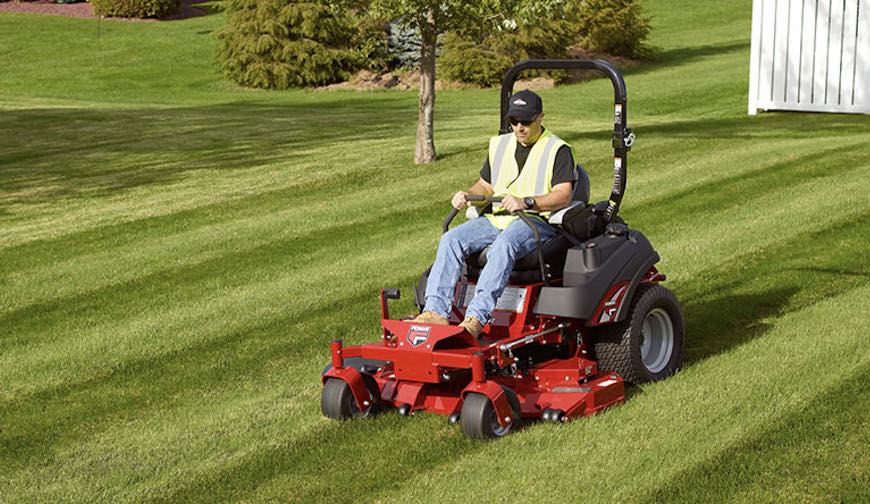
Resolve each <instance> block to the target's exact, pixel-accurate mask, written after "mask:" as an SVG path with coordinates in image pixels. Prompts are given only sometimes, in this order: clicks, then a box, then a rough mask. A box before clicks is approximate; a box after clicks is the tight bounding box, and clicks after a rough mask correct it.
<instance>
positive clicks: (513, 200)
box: [501, 195, 526, 213]
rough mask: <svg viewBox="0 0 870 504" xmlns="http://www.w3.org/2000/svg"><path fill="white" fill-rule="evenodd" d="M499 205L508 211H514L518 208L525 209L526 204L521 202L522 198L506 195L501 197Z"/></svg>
mask: <svg viewBox="0 0 870 504" xmlns="http://www.w3.org/2000/svg"><path fill="white" fill-rule="evenodd" d="M501 207H502V208H503V209H505V210H507V211H508V212H510V213H514V212H516V211H519V210H525V209H526V204H525V203H523V199H522V198H517V197H516V196H511V195H507V196H505V197H503V198H502V199H501Z"/></svg>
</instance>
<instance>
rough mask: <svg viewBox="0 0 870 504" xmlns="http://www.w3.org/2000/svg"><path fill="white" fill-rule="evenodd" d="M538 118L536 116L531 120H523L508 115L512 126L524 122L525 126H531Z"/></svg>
mask: <svg viewBox="0 0 870 504" xmlns="http://www.w3.org/2000/svg"><path fill="white" fill-rule="evenodd" d="M536 120H537V118H535V119H531V120H529V121H521V120H519V119H517V118H515V117H508V122H510V123H511V126H516V125H517V124H522V125H523V126H526V127H529V126H531V125H532V123H534V122H535V121H536Z"/></svg>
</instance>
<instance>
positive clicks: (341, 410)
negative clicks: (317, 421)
mask: <svg viewBox="0 0 870 504" xmlns="http://www.w3.org/2000/svg"><path fill="white" fill-rule="evenodd" d="M368 402H369V404H368V406H366V407H365V409H363V410H360V409H359V407H358V406H357V404H356V401H355V400H354V398H353V392H351V391H350V386H349V385H348V384H347V383H346V382H345V381H344V380H340V379H338V378H330V379H329V380H327V381H326V385H324V386H323V391H322V392H321V395H320V411H322V412H323V415H324V416H327V417H329V418H334V419H335V420H348V419H351V418H362V417H366V416H369V415H371V414H372V413H373V412H374V409H375V404H374V401H373V400H372V399H371V397H369V401H368Z"/></svg>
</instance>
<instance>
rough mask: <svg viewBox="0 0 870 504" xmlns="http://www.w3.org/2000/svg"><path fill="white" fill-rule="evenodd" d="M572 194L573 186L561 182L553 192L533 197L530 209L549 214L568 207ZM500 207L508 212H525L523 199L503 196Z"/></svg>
mask: <svg viewBox="0 0 870 504" xmlns="http://www.w3.org/2000/svg"><path fill="white" fill-rule="evenodd" d="M573 192H574V186H573V185H572V184H571V182H562V183H561V184H556V185H554V186H553V190H552V191H550V192H548V193H547V194H544V195H542V196H535V197H534V198H535V205H534V206H533V207H532V208H531V209H532V210H536V211H538V212H550V211H552V210H558V209H560V208H564V207H566V206H568V203H570V202H571V195H572V193H573ZM501 206H502V208H504V209H505V210H507V211H508V212H516V211H517V210H525V209H526V205H525V203H523V198H517V197H514V196H505V197H504V199H503V200H502V201H501Z"/></svg>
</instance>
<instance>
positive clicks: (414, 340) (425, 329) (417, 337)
mask: <svg viewBox="0 0 870 504" xmlns="http://www.w3.org/2000/svg"><path fill="white" fill-rule="evenodd" d="M431 330H432V328H431V327H429V326H419V325H412V326H411V328H410V329H408V336H407V339H408V343H410V344H411V346H414V347H417V346H420V345H422V344H423V343H426V341H427V340H428V339H429V331H431Z"/></svg>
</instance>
